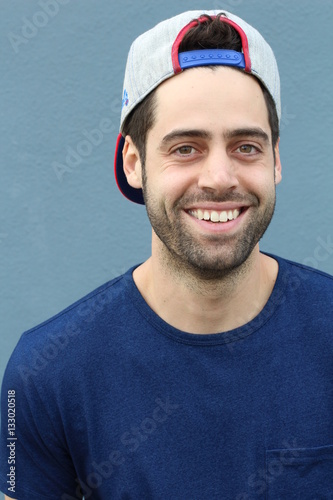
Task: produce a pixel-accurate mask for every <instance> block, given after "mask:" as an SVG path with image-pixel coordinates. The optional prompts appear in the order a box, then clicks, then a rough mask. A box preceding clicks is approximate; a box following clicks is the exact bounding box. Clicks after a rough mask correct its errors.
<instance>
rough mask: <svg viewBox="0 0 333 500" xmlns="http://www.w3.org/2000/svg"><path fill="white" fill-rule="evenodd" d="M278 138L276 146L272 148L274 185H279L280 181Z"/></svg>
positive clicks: (280, 167) (280, 166) (280, 168)
mask: <svg viewBox="0 0 333 500" xmlns="http://www.w3.org/2000/svg"><path fill="white" fill-rule="evenodd" d="M279 144H280V138H279V139H278V141H277V143H276V146H275V148H274V151H275V167H274V169H275V184H279V183H280V182H281V179H282V165H281V158H280V150H279Z"/></svg>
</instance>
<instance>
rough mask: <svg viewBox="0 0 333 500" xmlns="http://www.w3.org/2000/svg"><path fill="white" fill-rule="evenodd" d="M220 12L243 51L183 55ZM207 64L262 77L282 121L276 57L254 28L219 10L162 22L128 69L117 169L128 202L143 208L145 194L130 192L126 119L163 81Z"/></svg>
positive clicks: (136, 49) (143, 39)
mask: <svg viewBox="0 0 333 500" xmlns="http://www.w3.org/2000/svg"><path fill="white" fill-rule="evenodd" d="M218 14H220V15H221V22H226V23H228V24H229V25H231V26H233V27H234V28H235V29H236V31H237V32H238V33H239V35H240V38H241V41H242V52H236V51H232V50H221V49H202V50H195V51H189V52H183V53H179V46H180V44H181V42H182V40H183V38H184V36H185V35H186V33H187V32H188V31H189V30H190V29H191V28H192V27H194V26H196V25H197V21H195V19H198V20H199V22H205V21H206V20H207V18H206V17H205V16H206V15H208V16H211V17H216V16H217V15H218ZM206 65H224V66H232V67H235V68H238V69H241V70H242V71H244V72H246V73H248V74H250V75H253V76H255V77H256V78H258V80H260V81H261V83H262V84H263V85H264V86H265V87H266V89H267V90H268V92H269V93H270V94H271V96H272V98H273V101H274V103H275V106H276V111H277V115H278V118H279V120H280V118H281V102H280V78H279V71H278V67H277V63H276V59H275V56H274V53H273V51H272V49H271V47H270V46H269V45H268V43H267V42H266V41H265V39H264V38H263V37H262V35H261V34H260V33H259V32H258V31H257V30H256V29H255V28H253V27H252V26H250V25H249V24H248V23H247V22H245V21H244V20H243V19H241V18H239V17H238V16H235V15H234V14H231V13H230V12H226V11H223V12H221V11H219V10H207V11H205V10H193V11H188V12H184V13H182V14H179V15H177V16H175V17H172V18H170V19H167V20H165V21H162V22H161V23H159V24H157V25H156V26H155V27H154V28H152V29H151V30H149V31H147V32H145V33H143V34H142V35H140V36H139V37H138V38H136V40H134V42H133V43H132V45H131V48H130V51H129V54H128V59H127V64H126V69H125V79H124V87H123V97H122V111H121V119H120V133H119V136H118V139H117V144H116V152H115V159H114V168H115V178H116V182H117V185H118V188H119V189H120V191H121V192H122V194H123V195H124V196H125V197H126V198H128V199H129V200H131V201H133V202H135V203H139V204H144V199H143V195H142V190H141V189H135V188H132V187H131V186H130V185H129V184H128V182H127V179H126V176H125V173H124V171H123V159H122V151H123V147H124V143H125V138H124V137H123V135H122V129H123V124H124V121H125V119H126V118H127V116H128V115H129V114H130V113H131V112H132V111H133V109H135V107H136V106H137V105H138V104H139V103H140V102H142V101H143V99H144V98H145V97H146V96H147V95H148V94H149V93H150V92H152V90H154V89H155V88H156V87H158V86H159V85H160V84H161V83H162V82H163V81H165V80H167V79H168V78H171V77H174V76H175V75H177V74H179V73H181V72H182V71H186V69H187V68H192V67H195V66H206Z"/></svg>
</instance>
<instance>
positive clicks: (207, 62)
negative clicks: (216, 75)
mask: <svg viewBox="0 0 333 500" xmlns="http://www.w3.org/2000/svg"><path fill="white" fill-rule="evenodd" d="M178 57H179V64H180V67H181V68H182V69H186V68H193V67H195V66H213V65H221V66H235V67H237V68H245V59H244V54H242V53H241V52H236V51H235V50H224V49H202V50H191V51H189V52H180V53H179V54H178Z"/></svg>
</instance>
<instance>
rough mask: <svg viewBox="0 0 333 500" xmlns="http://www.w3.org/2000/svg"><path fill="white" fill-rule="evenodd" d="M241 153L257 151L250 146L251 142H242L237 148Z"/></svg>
mask: <svg viewBox="0 0 333 500" xmlns="http://www.w3.org/2000/svg"><path fill="white" fill-rule="evenodd" d="M237 151H239V152H240V153H242V154H247V155H248V154H253V153H256V152H257V151H258V149H257V148H256V147H255V146H252V144H243V145H242V146H239V148H238V149H237Z"/></svg>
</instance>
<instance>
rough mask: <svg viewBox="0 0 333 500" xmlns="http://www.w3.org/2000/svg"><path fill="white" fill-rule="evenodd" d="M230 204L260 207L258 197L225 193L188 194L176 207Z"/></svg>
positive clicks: (177, 202) (178, 201)
mask: <svg viewBox="0 0 333 500" xmlns="http://www.w3.org/2000/svg"><path fill="white" fill-rule="evenodd" d="M207 202H208V203H209V202H211V203H229V202H234V203H239V204H240V205H254V206H258V205H259V200H258V198H257V196H255V195H254V194H250V193H248V194H246V195H243V194H241V193H223V194H217V193H200V195H199V194H197V195H195V194H193V195H190V194H186V195H184V196H182V197H181V198H179V199H178V200H177V201H176V203H175V207H177V208H178V207H187V206H191V205H196V204H199V203H207Z"/></svg>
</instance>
